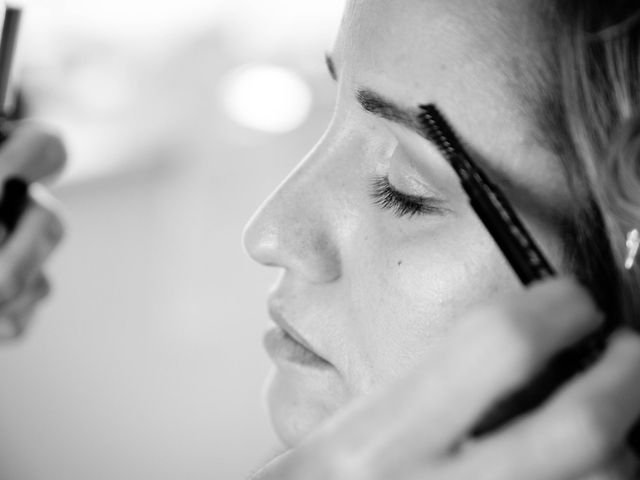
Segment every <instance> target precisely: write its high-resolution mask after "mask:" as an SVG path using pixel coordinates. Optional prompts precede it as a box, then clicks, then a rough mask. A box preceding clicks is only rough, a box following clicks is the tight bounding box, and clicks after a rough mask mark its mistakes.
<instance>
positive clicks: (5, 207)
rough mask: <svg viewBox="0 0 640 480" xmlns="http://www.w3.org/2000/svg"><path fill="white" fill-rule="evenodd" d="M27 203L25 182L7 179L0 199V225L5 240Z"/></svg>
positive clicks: (11, 178) (27, 191)
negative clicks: (3, 231) (2, 228)
mask: <svg viewBox="0 0 640 480" xmlns="http://www.w3.org/2000/svg"><path fill="white" fill-rule="evenodd" d="M28 203H29V185H28V184H27V182H25V181H24V180H22V179H21V178H18V177H10V178H7V179H6V180H5V182H4V187H3V189H2V198H1V199H0V225H2V227H4V230H5V238H6V237H7V236H9V235H11V233H13V231H14V230H15V228H16V226H17V225H18V222H19V221H20V218H21V217H22V213H23V212H24V210H25V209H26V207H27V204H28Z"/></svg>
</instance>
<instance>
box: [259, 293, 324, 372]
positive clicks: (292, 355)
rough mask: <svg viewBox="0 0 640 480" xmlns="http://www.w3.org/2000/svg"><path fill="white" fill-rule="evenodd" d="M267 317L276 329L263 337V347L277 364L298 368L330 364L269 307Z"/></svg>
mask: <svg viewBox="0 0 640 480" xmlns="http://www.w3.org/2000/svg"><path fill="white" fill-rule="evenodd" d="M269 316H270V317H271V318H272V320H273V321H274V322H275V324H276V327H274V328H271V329H269V330H268V331H267V332H266V333H265V336H264V346H265V349H266V350H267V353H268V354H269V356H270V357H271V358H272V359H273V361H274V362H276V363H277V364H282V363H287V364H296V365H299V366H306V367H314V368H328V367H332V365H331V363H329V362H328V361H327V360H325V359H324V358H323V357H321V356H320V355H319V354H318V353H317V352H316V351H315V350H314V349H313V347H311V345H310V344H309V343H308V342H307V341H306V340H305V339H304V338H303V337H302V336H301V335H300V334H299V333H298V332H297V331H296V330H295V329H294V328H292V327H291V325H289V323H288V322H287V321H286V319H285V318H284V317H283V316H282V314H280V312H278V311H277V310H276V309H275V308H272V307H271V306H270V307H269Z"/></svg>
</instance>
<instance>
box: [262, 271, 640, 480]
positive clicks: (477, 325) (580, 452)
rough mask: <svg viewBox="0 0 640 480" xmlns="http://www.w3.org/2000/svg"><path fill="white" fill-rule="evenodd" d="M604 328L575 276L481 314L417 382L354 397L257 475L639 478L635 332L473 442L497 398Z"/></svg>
mask: <svg viewBox="0 0 640 480" xmlns="http://www.w3.org/2000/svg"><path fill="white" fill-rule="evenodd" d="M601 321H602V316H601V314H600V313H599V312H598V310H597V309H596V307H595V306H594V304H593V302H592V301H591V299H590V297H589V295H588V294H587V293H586V292H585V291H584V290H583V289H582V288H581V287H580V286H578V285H577V284H576V283H575V282H573V281H571V280H567V279H554V280H550V281H546V282H543V283H540V284H538V285H536V286H534V287H532V288H531V289H529V290H527V291H526V292H523V293H522V294H520V295H518V296H515V297H514V298H512V299H510V300H508V301H506V302H504V303H502V304H498V305H494V306H491V307H487V308H483V309H481V310H477V311H474V312H472V313H470V314H468V315H466V316H465V318H463V319H461V321H460V322H459V323H458V324H457V325H456V327H454V328H453V330H452V331H451V332H450V335H449V336H448V338H447V340H446V341H444V342H443V343H442V344H440V345H439V346H438V347H435V348H433V349H431V350H430V351H429V352H428V354H427V355H426V357H425V358H424V360H423V361H422V362H421V363H420V364H419V365H418V366H417V368H415V369H414V370H413V371H412V372H411V373H410V374H409V375H407V376H406V377H404V378H402V379H400V380H399V381H398V382H397V383H396V384H394V385H391V386H389V387H387V388H384V389H383V390H381V391H379V392H376V393H373V394H371V395H370V396H368V397H365V398H362V399H358V400H356V401H355V402H354V403H353V404H352V405H350V406H348V407H347V408H345V409H344V410H343V411H342V412H340V413H339V414H338V415H336V416H335V417H334V418H332V419H330V420H329V421H328V422H327V423H326V424H325V425H324V426H323V427H321V428H320V429H319V430H318V431H316V432H315V433H314V434H312V435H311V436H310V437H309V438H308V439H307V440H306V441H305V442H303V443H302V444H301V445H300V446H299V447H297V448H295V449H293V450H291V451H289V452H287V453H285V454H284V455H282V456H281V457H279V458H277V459H275V460H274V461H273V462H271V463H270V464H269V465H267V466H266V467H265V468H264V469H263V470H261V471H260V472H259V473H258V474H257V475H256V476H255V477H254V480H276V479H277V480H294V479H295V480H303V479H304V480H316V479H318V480H347V479H348V480H364V479H367V480H377V479H380V480H382V479H394V480H414V479H415V480H418V479H421V480H425V479H429V480H458V479H460V480H463V479H464V480H468V479H474V480H515V479H518V480H529V479H531V480H534V479H535V480H560V479H562V480H565V479H566V480H605V479H606V480H614V479H632V478H636V477H635V476H634V469H636V468H637V463H636V460H635V459H634V457H633V456H632V454H631V453H630V452H628V451H627V450H626V447H625V437H626V435H627V433H628V430H629V429H630V427H631V425H632V424H633V422H634V421H635V420H637V419H638V417H639V416H640V382H639V381H638V380H639V378H640V338H638V337H637V336H636V334H634V333H632V332H630V331H627V330H622V331H619V332H617V333H616V334H615V335H614V336H613V337H612V339H611V341H610V343H609V346H608V348H607V350H606V351H605V353H604V355H603V357H602V358H601V359H600V360H599V361H598V362H597V363H596V364H595V365H594V366H593V367H591V368H590V369H589V370H588V371H586V372H584V373H583V374H581V375H579V376H577V377H576V378H574V379H573V380H571V381H570V382H569V383H568V384H566V385H565V386H563V387H562V388H561V389H560V390H559V391H558V392H556V393H555V394H554V395H553V396H552V397H551V398H550V399H549V400H547V402H545V404H544V405H542V406H540V407H539V408H537V409H536V410H535V411H533V412H531V413H529V414H527V415H525V416H522V417H520V418H519V419H516V420H514V421H512V422H510V423H508V424H507V425H505V426H504V427H503V428H502V429H500V430H498V431H495V432H492V433H489V434H487V435H486V436H483V437H481V438H479V439H474V440H467V438H468V437H467V432H469V431H470V430H471V429H472V428H473V427H474V425H475V424H477V422H478V421H479V419H480V418H481V417H482V414H483V413H484V412H485V411H486V410H487V409H488V408H489V407H490V406H491V405H493V404H494V403H495V402H496V400H498V399H500V398H503V397H504V396H505V395H506V394H507V392H510V391H512V390H513V389H515V388H517V387H519V386H522V385H524V384H526V381H527V379H529V378H531V377H532V375H533V374H534V373H535V372H536V371H537V369H539V368H541V367H542V366H543V365H544V363H545V361H546V360H548V359H549V358H550V357H551V356H552V355H553V354H554V353H556V352H558V351H559V350H561V349H563V348H564V347H566V346H568V345H572V344H573V343H575V342H576V341H577V340H579V339H580V338H582V337H583V336H584V335H585V334H587V333H590V332H591V331H593V330H595V328H596V327H597V326H598V325H599V324H600V322H601Z"/></svg>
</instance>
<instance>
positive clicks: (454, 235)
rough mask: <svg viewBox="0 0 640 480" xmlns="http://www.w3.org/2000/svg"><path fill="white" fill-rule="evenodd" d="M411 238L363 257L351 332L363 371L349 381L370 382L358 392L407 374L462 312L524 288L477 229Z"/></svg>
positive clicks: (460, 226) (466, 226) (461, 226)
mask: <svg viewBox="0 0 640 480" xmlns="http://www.w3.org/2000/svg"><path fill="white" fill-rule="evenodd" d="M452 223H453V222H452ZM410 237H411V238H410V239H409V238H407V239H395V240H392V239H390V238H389V237H387V239H386V241H384V242H382V243H380V244H378V245H372V246H371V248H369V249H367V250H368V251H369V252H370V256H366V257H363V258H362V260H363V262H362V263H361V265H360V267H361V270H362V271H365V272H366V275H361V276H359V277H358V278H362V279H363V280H362V282H361V283H360V284H359V285H358V286H357V287H354V292H353V293H354V296H353V298H354V309H355V310H356V311H354V312H353V314H352V316H351V318H352V319H353V323H352V331H351V332H349V333H350V338H351V341H352V343H353V344H354V345H357V349H358V350H359V351H360V355H359V356H360V360H361V362H362V363H361V366H362V368H363V369H364V370H365V371H364V372H361V374H360V375H358V376H356V377H355V378H352V379H351V380H352V381H353V382H355V383H358V382H359V381H360V379H361V378H362V379H363V378H366V379H367V381H366V382H360V384H359V385H352V386H353V387H354V388H355V389H356V390H359V391H363V390H364V391H366V390H369V389H371V388H372V387H374V386H375V385H378V384H384V383H386V382H388V381H389V380H390V379H392V378H394V377H396V376H398V375H400V374H402V373H403V372H406V371H407V370H408V369H409V368H410V367H411V366H413V365H415V363H416V362H417V361H418V359H419V358H420V356H421V355H422V354H424V352H425V350H426V349H428V348H429V347H430V346H432V345H433V344H434V343H435V342H437V341H438V340H439V339H441V338H442V337H443V336H445V335H446V334H447V332H448V331H449V330H450V328H451V327H452V326H453V325H454V324H455V322H456V318H458V317H459V316H460V315H461V314H462V313H463V312H464V311H465V310H467V309H469V308H471V307H473V306H477V305H479V304H481V303H483V302H486V301H488V300H490V299H492V298H495V297H496V296H498V295H502V294H504V293H506V292H509V291H512V290H515V289H519V288H521V287H520V285H519V283H518V281H517V279H516V277H515V276H514V274H513V273H512V271H511V269H510V267H509V266H508V265H507V263H506V261H505V260H504V258H503V257H502V255H501V253H500V252H499V251H498V249H497V248H496V247H495V244H494V243H493V242H492V240H491V239H490V238H489V236H488V234H486V232H485V231H484V229H483V227H482V226H481V225H479V224H478V223H477V222H470V223H465V222H457V225H455V226H453V225H451V226H448V227H447V228H442V229H438V230H437V231H435V232H429V233H425V234H424V235H415V234H413V235H411V236H410ZM398 240H399V241H398Z"/></svg>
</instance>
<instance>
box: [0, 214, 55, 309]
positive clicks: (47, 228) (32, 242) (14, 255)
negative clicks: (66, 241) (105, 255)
mask: <svg viewBox="0 0 640 480" xmlns="http://www.w3.org/2000/svg"><path fill="white" fill-rule="evenodd" d="M63 231H64V228H63V225H62V222H61V220H60V218H59V216H58V215H57V213H56V212H55V211H54V210H51V209H50V208H49V207H45V206H44V205H42V204H40V203H33V204H32V205H31V206H30V207H29V208H28V209H27V210H26V211H25V213H24V215H23V217H22V219H21V221H20V222H19V223H18V226H17V228H16V230H15V231H14V233H13V235H11V236H10V237H9V238H8V240H7V242H6V244H5V245H4V246H3V248H2V249H0V307H2V306H3V305H5V304H7V303H9V302H11V301H12V300H13V299H15V298H16V296H17V295H18V294H19V293H20V292H21V291H22V290H23V289H24V288H25V287H26V286H27V285H28V284H29V283H30V281H31V280H32V279H33V278H35V276H36V275H37V274H38V273H39V272H40V269H41V267H42V265H43V263H44V262H45V260H46V259H47V258H48V257H49V255H50V254H51V252H52V250H53V249H54V248H55V246H56V245H57V244H58V243H59V242H60V240H61V239H62V235H63Z"/></svg>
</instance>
